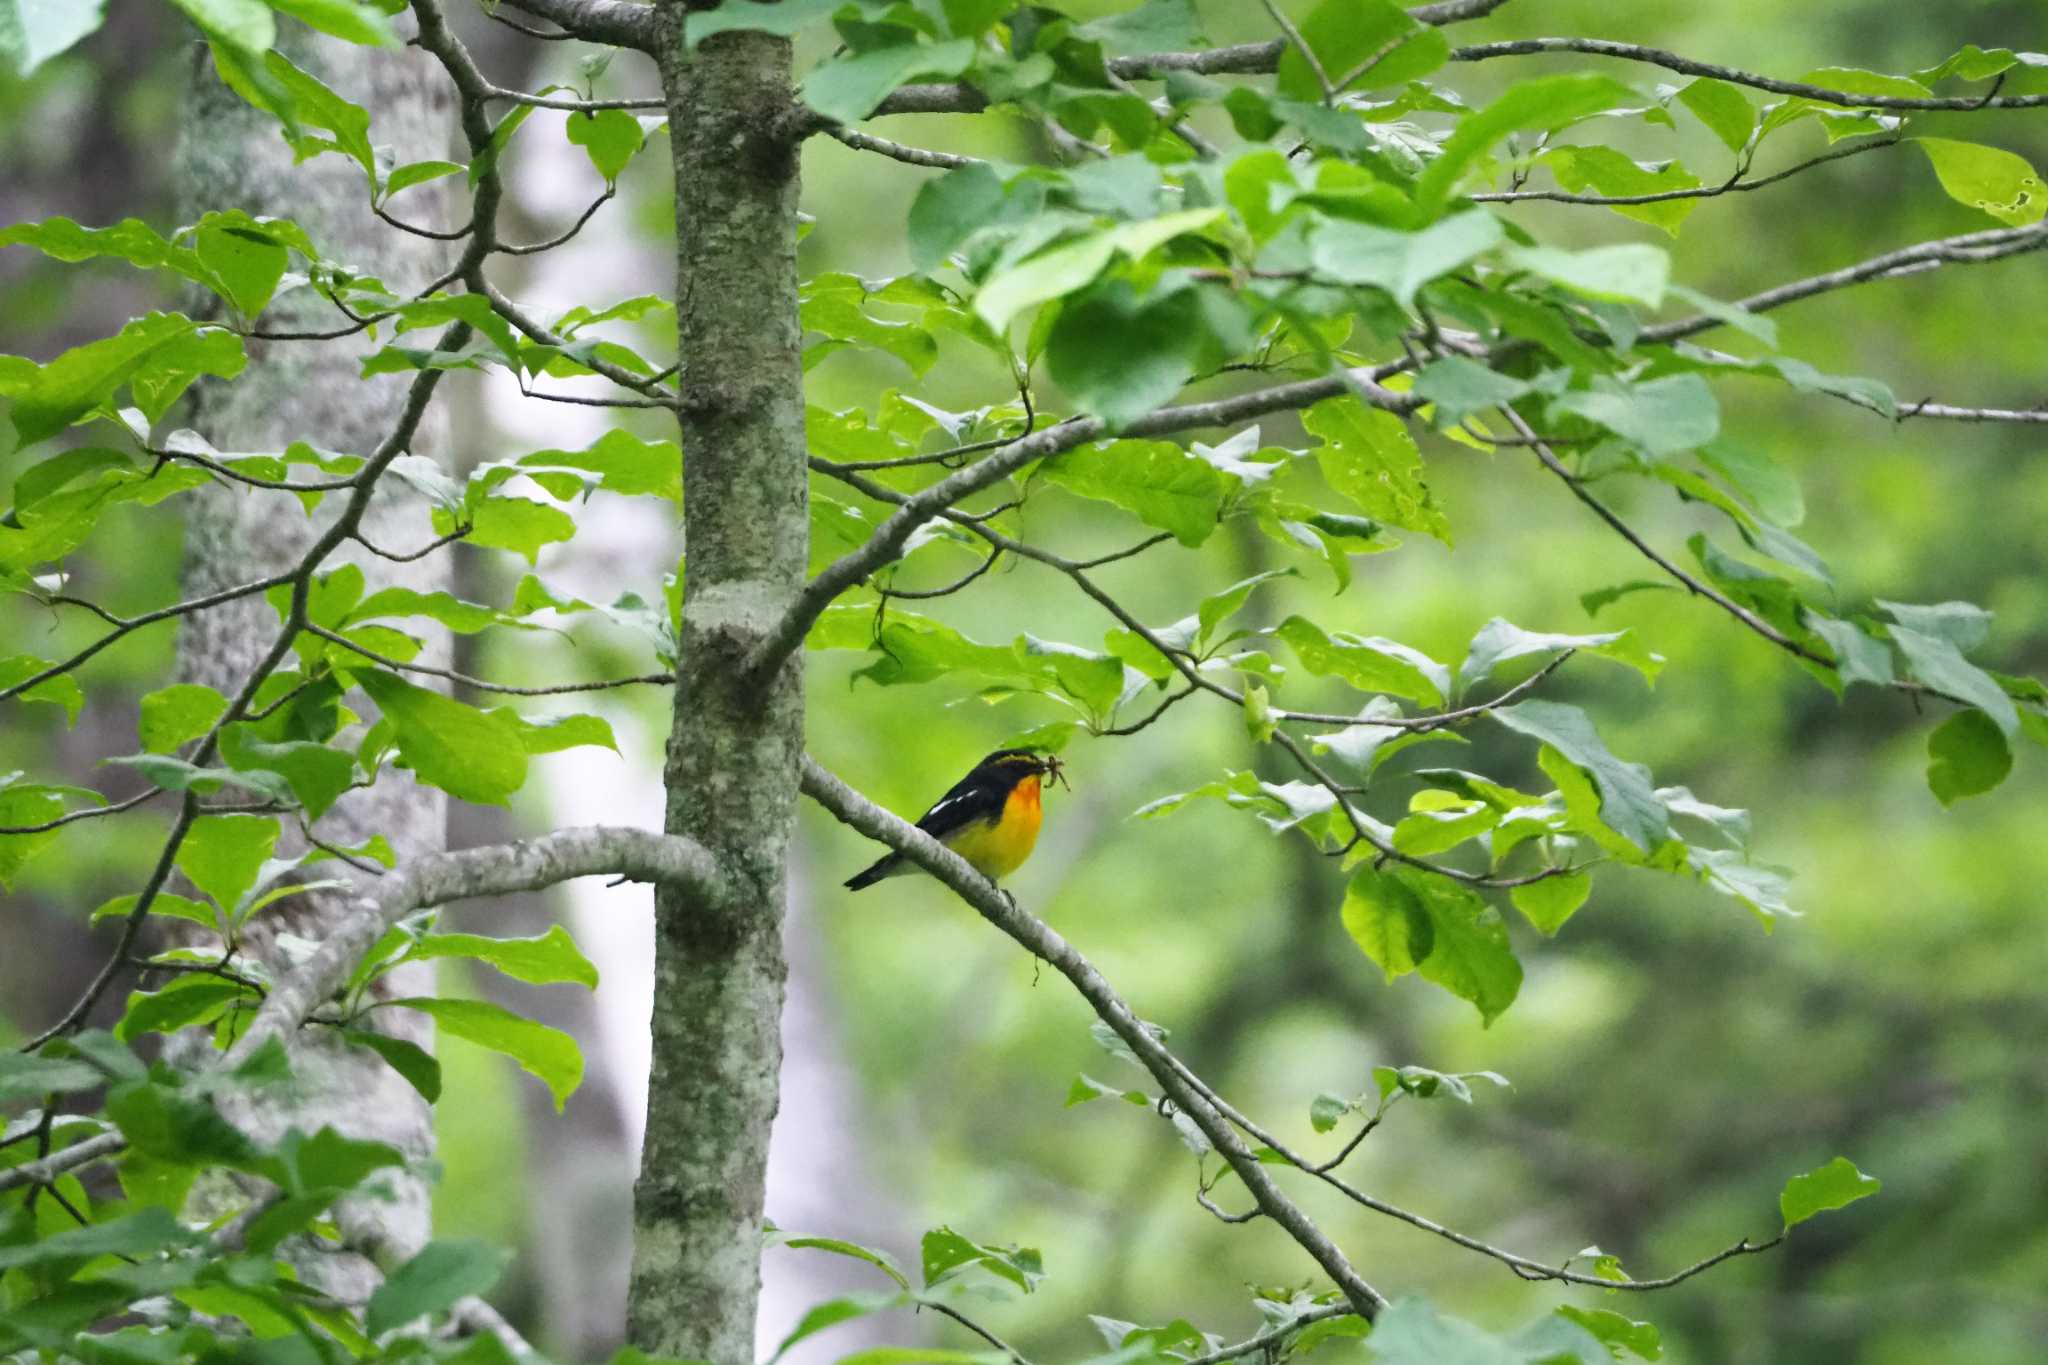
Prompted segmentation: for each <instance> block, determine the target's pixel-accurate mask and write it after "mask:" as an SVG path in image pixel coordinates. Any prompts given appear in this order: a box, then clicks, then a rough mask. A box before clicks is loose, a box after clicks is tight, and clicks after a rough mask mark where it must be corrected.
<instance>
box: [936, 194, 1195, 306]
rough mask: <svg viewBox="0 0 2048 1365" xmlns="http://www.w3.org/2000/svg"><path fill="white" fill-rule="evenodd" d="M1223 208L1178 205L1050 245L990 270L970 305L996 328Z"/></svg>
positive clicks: (1186, 230)
mask: <svg viewBox="0 0 2048 1365" xmlns="http://www.w3.org/2000/svg"><path fill="white" fill-rule="evenodd" d="M1223 213H1224V211H1223V210H1222V209H1221V208H1205V209H1183V210H1181V211H1180V212H1178V213H1168V214H1164V215H1162V216H1160V217H1158V218H1148V219H1145V220H1143V221H1141V222H1135V223H1124V224H1122V225H1121V226H1118V227H1114V228H1107V229H1104V230H1103V231H1100V232H1093V233H1090V234H1088V235H1087V236H1085V237H1081V238H1077V239H1076V240H1074V241H1071V242H1067V243H1065V244H1063V245H1060V246H1056V247H1054V248H1053V249H1052V250H1050V251H1045V252H1041V253H1039V254H1038V255H1036V256H1032V257H1029V258H1027V259H1026V260H1024V261H1022V262H1020V263H1018V264H1016V265H1013V266H1010V267H1008V268H1007V269H1004V270H1000V271H998V272H997V273H996V274H994V275H992V276H990V277H989V279H988V280H987V281H986V282H984V283H983V284H982V286H981V289H980V291H979V292H978V293H976V294H975V296H974V311H975V312H976V313H978V314H979V315H980V316H981V318H982V320H983V321H984V322H986V323H988V325H989V326H990V327H992V328H994V329H995V330H996V331H997V332H1001V331H1002V330H1003V329H1004V328H1005V327H1006V326H1008V325H1009V323H1010V320H1011V319H1012V318H1014V317H1016V316H1017V314H1018V313H1020V312H1022V311H1023V310H1024V309H1026V308H1029V307H1030V306H1031V305H1032V304H1034V303H1044V302H1046V301H1047V300H1048V299H1056V298H1061V297H1064V296H1065V295H1068V294H1071V293H1073V292H1075V291H1076V290H1078V289H1081V288H1082V287H1084V286H1086V285H1087V284H1089V283H1091V282H1092V281H1093V280H1094V279H1095V277H1096V276H1097V275H1100V274H1101V273H1102V270H1103V267H1105V266H1107V265H1108V264H1109V263H1110V262H1111V261H1112V260H1114V259H1115V258H1116V257H1117V256H1118V255H1124V256H1128V257H1130V258H1131V259H1133V260H1138V259H1142V258H1143V257H1145V256H1147V255H1149V254H1150V253H1151V252H1152V251H1153V250H1154V249H1156V248H1158V247H1160V246H1163V245H1165V244H1166V243H1167V242H1170V241H1172V240H1173V239H1174V238H1175V237H1179V236H1181V235H1182V234H1184V233H1189V232H1199V231H1200V230H1201V229H1203V228H1205V227H1207V226H1209V225H1210V224H1211V223H1213V222H1215V221H1216V220H1217V219H1218V218H1221V217H1222V216H1223Z"/></svg>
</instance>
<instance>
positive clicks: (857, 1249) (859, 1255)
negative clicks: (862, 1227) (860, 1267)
mask: <svg viewBox="0 0 2048 1365" xmlns="http://www.w3.org/2000/svg"><path fill="white" fill-rule="evenodd" d="M774 1238H775V1239H774V1240H773V1241H771V1242H770V1243H769V1244H770V1245H771V1246H775V1245H780V1246H786V1247H789V1248H790V1249H791V1250H793V1251H829V1252H831V1253H832V1254H833V1255H835V1256H845V1257H849V1258H851V1259H852V1260H856V1261H865V1262H867V1263H868V1264H869V1265H871V1266H873V1267H875V1269H877V1270H879V1271H881V1272H882V1273H883V1274H884V1275H887V1276H888V1277H889V1278H890V1279H892V1280H894V1281H896V1283H897V1285H898V1286H900V1287H901V1288H904V1289H908V1288H910V1280H909V1279H908V1278H907V1277H906V1276H905V1275H904V1273H903V1272H902V1271H901V1270H900V1269H898V1268H897V1265H896V1258H895V1257H893V1256H891V1255H890V1254H889V1253H888V1252H886V1251H877V1250H876V1249H875V1248H873V1247H864V1246H862V1245H860V1244H859V1243H858V1242H848V1241H844V1240H842V1239H841V1238H838V1237H790V1236H786V1235H783V1234H782V1233H781V1232H780V1231H779V1230H778V1231H777V1232H776V1233H775V1235H774Z"/></svg>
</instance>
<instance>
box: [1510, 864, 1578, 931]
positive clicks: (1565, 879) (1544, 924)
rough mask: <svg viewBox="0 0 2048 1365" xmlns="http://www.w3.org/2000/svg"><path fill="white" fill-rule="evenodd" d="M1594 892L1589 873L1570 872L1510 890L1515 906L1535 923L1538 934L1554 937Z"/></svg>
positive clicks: (1530, 921)
mask: <svg viewBox="0 0 2048 1365" xmlns="http://www.w3.org/2000/svg"><path fill="white" fill-rule="evenodd" d="M1592 891H1593V878H1592V875H1591V874H1590V873H1586V872H1567V873H1565V874H1563V875H1562V876H1557V877H1545V878H1544V879H1543V880H1542V881H1538V882H1527V883H1524V884H1523V885H1521V886H1517V887H1512V888H1510V889H1509V891H1508V899H1509V900H1511V901H1513V902H1514V903H1515V909H1517V910H1519V911H1521V912H1522V916H1523V918H1525V919H1527V920H1528V921H1529V923H1531V924H1532V925H1534V926H1536V930H1537V932H1538V933H1540V934H1543V935H1544V936H1546V937H1552V936H1555V935H1556V933H1557V931H1558V930H1560V929H1562V928H1564V922H1565V921H1566V920H1568V919H1570V918H1571V917H1572V916H1573V915H1575V914H1577V913H1578V909H1579V907H1580V906H1582V905H1584V904H1585V903H1586V897H1587V896H1589V895H1591V894H1592Z"/></svg>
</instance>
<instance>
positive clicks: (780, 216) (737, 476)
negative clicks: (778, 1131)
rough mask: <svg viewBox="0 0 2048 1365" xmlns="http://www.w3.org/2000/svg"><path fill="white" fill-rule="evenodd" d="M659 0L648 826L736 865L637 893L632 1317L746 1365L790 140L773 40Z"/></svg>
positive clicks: (785, 745) (644, 1343)
mask: <svg viewBox="0 0 2048 1365" xmlns="http://www.w3.org/2000/svg"><path fill="white" fill-rule="evenodd" d="M683 10H684V6H683V4H682V3H680V2H679V0H666V2H665V3H664V4H663V6H662V11H661V12H662V15H663V19H664V29H665V33H666V38H665V41H664V42H663V44H662V47H661V50H660V53H659V62H660V66H661V75H662V89H663V92H664V95H665V98H666V101H667V105H668V110H669V130H670V132H669V140H670V143H671V145H672V148H673V152H674V156H675V176H676V186H675V193H676V210H677V212H676V217H677V238H676V268H677V327H678V346H679V352H678V355H679V359H680V362H681V370H680V372H679V374H678V387H679V391H680V393H681V395H682V413H681V418H682V444H683V452H684V455H683V468H684V486H685V488H686V490H687V493H686V497H685V502H684V507H685V513H684V517H685V519H684V551H685V555H686V561H687V573H686V590H685V595H684V599H683V625H682V637H681V640H680V646H681V648H680V651H679V655H680V661H681V662H680V667H679V669H678V673H677V679H676V682H677V686H676V690H675V714H674V721H673V728H672V730H671V732H670V736H669V743H668V761H667V767H666V770H665V780H666V782H667V787H668V818H667V827H668V829H669V830H670V831H671V832H672V833H677V834H686V835H689V836H692V837H694V838H695V839H697V840H698V841H699V842H701V843H702V844H703V845H704V846H705V847H706V848H708V849H709V850H710V851H711V852H712V853H713V854H714V855H715V856H717V857H718V858H719V859H721V860H722V861H723V862H724V864H725V865H726V867H728V868H729V869H732V871H733V873H734V875H735V879H736V881H737V882H738V884H739V886H740V892H739V894H738V895H736V896H735V897H734V898H733V899H732V901H731V903H730V905H729V906H727V907H724V908H722V909H720V910H718V911H716V912H707V911H706V909H705V908H704V907H703V906H701V905H696V904H693V903H689V902H687V901H686V900H685V898H683V897H682V896H680V895H678V894H677V893H676V892H675V891H671V890H664V891H662V892H660V893H659V894H658V895H657V897H656V901H655V984H654V1012H653V1019H652V1028H653V1074H652V1077H651V1079H650V1082H649V1088H648V1113H647V1136H646V1140H645V1143H644V1144H643V1146H642V1155H641V1169H640V1178H639V1181H638V1184H637V1185H636V1187H635V1190H634V1234H635V1246H634V1263H633V1283H632V1297H631V1303H630V1310H629V1323H628V1332H629V1335H630V1337H631V1338H632V1340H633V1341H634V1343H635V1344H636V1345H638V1346H640V1347H641V1348H643V1349H645V1350H648V1351H651V1352H655V1353H658V1354H667V1355H681V1356H686V1357H694V1358H699V1359H704V1360H710V1361H713V1362H716V1363H717V1365H750V1363H751V1362H752V1361H753V1359H754V1320H755V1313H756V1308H757V1301H758V1298H759V1294H760V1255H761V1217H762V1198H763V1189H762V1187H763V1179H764V1175H765V1171H766V1166H767V1154H768V1135H769V1129H770V1127H771V1125H772V1123H773V1120H774V1116H775V1108H776V1078H777V1072H778V1070H779V1066H780V1062H781V1055H782V1047H781V1039H780V1032H779V1024H780V1016H781V1010H782V992H783V978H784V975H785V971H786V968H785V964H784V959H783V947H782V912H783V899H784V894H785V877H786V864H787V857H788V847H789V839H790V831H791V827H792V825H793V823H794V820H795V804H796V795H797V770H798V763H799V760H800V758H801V756H802V750H803V683H802V673H801V669H800V665H799V662H796V661H792V662H790V663H787V664H785V665H784V666H782V667H781V668H778V669H777V670H776V671H775V674H774V676H773V677H769V678H750V677H748V676H747V675H746V672H745V670H744V669H743V667H742V661H743V660H745V659H746V658H747V656H748V654H749V652H750V651H751V650H752V649H753V648H754V647H755V645H756V644H757V643H758V642H759V641H760V640H762V639H763V638H765V637H766V635H767V634H768V633H769V631H770V630H771V629H772V627H773V625H774V623H775V622H776V621H777V620H778V619H779V618H780V617H781V615H782V613H783V612H784V611H785V610H786V609H787V607H788V606H789V604H790V603H791V602H792V601H793V600H794V599H795V597H796V594H797V592H798V591H799V589H801V587H802V586H803V572H804V563H805V545H806V541H807V538H808V534H809V513H808V510H807V506H806V502H807V474H806V467H805V458H804V457H805V448H804V426H803V372H802V366H801V364H800V362H799V356H798V340H799V336H800V333H799V329H798V325H797V275H796V203H797V162H796V151H795V148H794V146H793V145H792V144H791V143H790V142H789V141H788V139H787V138H786V137H785V136H784V135H783V133H782V131H781V129H780V127H779V122H780V119H781V116H782V115H783V113H784V111H786V110H787V109H788V107H789V102H790V45H789V43H788V42H787V41H786V40H783V39H779V38H774V37H770V36H768V35H765V34H761V33H725V34H720V35H718V36H716V37H714V38H712V39H711V40H710V41H708V42H706V43H705V44H704V45H703V47H702V48H701V49H700V50H699V51H698V52H697V53H695V54H694V55H693V56H690V57H686V56H685V55H684V53H683V51H682V48H681V43H680V37H681V33H680V30H681V20H682V15H683Z"/></svg>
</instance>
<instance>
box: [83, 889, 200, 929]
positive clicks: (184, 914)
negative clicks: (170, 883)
mask: <svg viewBox="0 0 2048 1365" xmlns="http://www.w3.org/2000/svg"><path fill="white" fill-rule="evenodd" d="M140 899H142V898H141V897H140V896H136V895H127V896H116V897H114V898H113V899H112V900H110V901H107V902H106V903H104V904H103V905H101V906H99V907H98V908H97V909H95V910H94V911H93V912H92V919H91V923H93V924H98V923H99V922H100V921H101V920H103V919H126V918H127V917H128V916H129V915H130V914H131V913H133V912H134V910H135V903H136V902H137V901H138V900H140ZM149 913H150V914H152V915H165V916H168V917H169V918H171V919H181V920H186V921H189V922H190V923H193V924H196V925H198V926H200V927H201V928H202V929H211V930H213V931H214V932H216V933H218V932H219V931H220V928H221V922H220V917H219V916H217V915H216V914H214V912H213V910H212V909H211V908H210V907H208V906H205V905H201V904H200V903H199V902H198V901H195V900H189V899H187V898H186V897H184V896H174V895H172V894H171V893H170V892H168V891H159V892H157V893H156V896H155V898H154V899H152V900H151V901H150V903H149Z"/></svg>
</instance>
